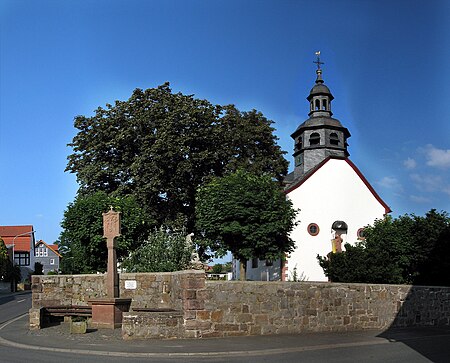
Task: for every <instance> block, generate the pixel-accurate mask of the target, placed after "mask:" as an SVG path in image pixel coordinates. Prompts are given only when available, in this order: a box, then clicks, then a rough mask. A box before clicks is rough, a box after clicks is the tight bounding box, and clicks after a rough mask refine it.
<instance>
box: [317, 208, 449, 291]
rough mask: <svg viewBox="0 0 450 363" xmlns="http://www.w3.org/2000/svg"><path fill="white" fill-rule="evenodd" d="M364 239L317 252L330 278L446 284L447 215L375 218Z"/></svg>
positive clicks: (436, 213)
mask: <svg viewBox="0 0 450 363" xmlns="http://www.w3.org/2000/svg"><path fill="white" fill-rule="evenodd" d="M364 234H365V236H366V239H365V240H364V241H361V242H359V243H357V244H356V246H350V245H348V244H346V246H345V249H346V251H345V252H343V253H336V254H330V255H328V256H327V257H320V256H318V259H319V263H320V265H321V266H322V268H323V269H324V272H325V275H327V276H328V277H329V278H330V279H331V280H332V281H335V282H367V283H391V284H421V285H447V286H450V274H449V273H448V271H449V268H450V262H449V258H448V256H450V218H449V216H448V214H447V213H445V212H442V213H438V212H436V210H431V211H429V212H428V213H426V215H425V217H418V216H415V215H404V216H401V217H399V218H396V219H393V218H391V217H389V216H388V217H386V218H385V219H382V220H377V221H376V222H375V223H374V225H373V226H369V227H367V228H366V229H365V230H364Z"/></svg>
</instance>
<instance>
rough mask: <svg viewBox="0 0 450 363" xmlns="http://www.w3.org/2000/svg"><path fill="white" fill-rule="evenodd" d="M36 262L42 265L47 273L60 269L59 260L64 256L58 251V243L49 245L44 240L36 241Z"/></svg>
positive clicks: (43, 270)
mask: <svg viewBox="0 0 450 363" xmlns="http://www.w3.org/2000/svg"><path fill="white" fill-rule="evenodd" d="M34 250H35V253H36V258H35V260H36V262H39V263H40V264H41V265H42V272H43V273H44V275H47V274H48V273H49V272H50V271H54V272H58V271H59V261H60V258H61V257H62V256H61V255H60V253H59V252H58V245H55V244H53V245H49V244H47V243H45V242H44V241H43V240H39V241H37V242H36V246H35V249H34Z"/></svg>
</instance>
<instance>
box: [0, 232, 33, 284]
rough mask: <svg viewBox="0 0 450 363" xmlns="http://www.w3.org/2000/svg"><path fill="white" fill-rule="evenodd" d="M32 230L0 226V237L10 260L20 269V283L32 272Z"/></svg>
mask: <svg viewBox="0 0 450 363" xmlns="http://www.w3.org/2000/svg"><path fill="white" fill-rule="evenodd" d="M34 233H35V231H34V228H33V226H32V225H26V226H0V237H2V239H3V241H4V242H5V245H6V248H7V249H8V250H9V253H10V255H11V258H12V260H13V261H14V264H15V265H16V266H19V267H20V272H21V275H22V281H23V280H25V279H27V278H28V275H29V273H30V272H32V271H33V270H34V263H35V255H34V245H35V237H34Z"/></svg>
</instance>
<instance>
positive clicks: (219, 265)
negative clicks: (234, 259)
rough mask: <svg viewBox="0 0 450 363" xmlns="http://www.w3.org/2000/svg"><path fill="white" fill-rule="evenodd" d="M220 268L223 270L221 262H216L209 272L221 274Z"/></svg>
mask: <svg viewBox="0 0 450 363" xmlns="http://www.w3.org/2000/svg"><path fill="white" fill-rule="evenodd" d="M222 270H223V266H222V264H220V263H216V264H215V265H214V266H213V267H212V270H211V272H212V273H213V274H221V273H222Z"/></svg>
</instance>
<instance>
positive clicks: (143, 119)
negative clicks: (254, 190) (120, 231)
mask: <svg viewBox="0 0 450 363" xmlns="http://www.w3.org/2000/svg"><path fill="white" fill-rule="evenodd" d="M271 125H272V121H270V120H268V119H266V118H265V117H264V116H263V115H262V114H261V113H260V112H258V111H256V110H252V111H250V112H241V111H239V110H238V109H236V107H234V106H233V105H227V106H219V105H212V104H211V103H210V102H208V101H206V100H200V99H197V98H194V96H192V95H183V94H182V93H172V91H171V89H170V86H169V84H168V83H165V84H163V85H161V86H159V87H157V88H152V89H147V90H141V89H136V90H135V91H134V92H133V94H132V95H131V97H130V99H129V100H127V101H116V102H115V104H114V105H110V104H107V105H106V108H101V107H99V108H98V109H97V110H96V111H95V115H94V116H92V117H86V116H77V117H76V118H75V127H76V128H77V129H78V130H79V131H78V133H77V135H76V136H75V137H74V138H73V141H72V143H71V144H69V145H70V146H71V147H72V148H73V151H74V152H73V154H71V155H69V157H68V165H67V168H66V171H69V172H72V173H75V174H76V176H77V181H78V183H79V184H80V190H79V192H80V194H81V195H86V194H90V193H92V192H97V191H104V192H106V193H107V194H112V195H119V196H123V195H133V196H135V198H136V200H137V201H138V202H139V203H140V204H141V205H142V207H143V208H144V209H145V210H146V211H147V213H149V214H150V215H151V217H152V218H153V219H155V220H157V221H158V223H159V224H160V225H161V224H163V223H166V222H167V221H173V220H176V219H177V218H180V217H182V218H185V219H186V221H187V224H188V227H189V228H190V227H192V226H193V224H194V210H195V193H196V189H197V188H198V187H199V186H200V185H202V184H203V183H204V182H206V181H207V180H208V179H209V178H210V177H211V176H222V175H224V174H226V173H228V172H233V171H235V170H237V169H238V168H240V167H244V168H246V169H247V170H249V171H252V172H253V173H255V174H262V173H267V174H270V175H272V176H273V177H275V178H277V179H278V180H281V179H282V178H283V176H284V175H285V174H286V172H287V165H288V164H287V161H286V160H285V159H284V158H283V154H284V152H283V151H281V149H280V147H279V146H278V145H277V143H276V142H277V137H276V136H275V135H274V133H273V131H274V129H273V128H272V126H271Z"/></svg>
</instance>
